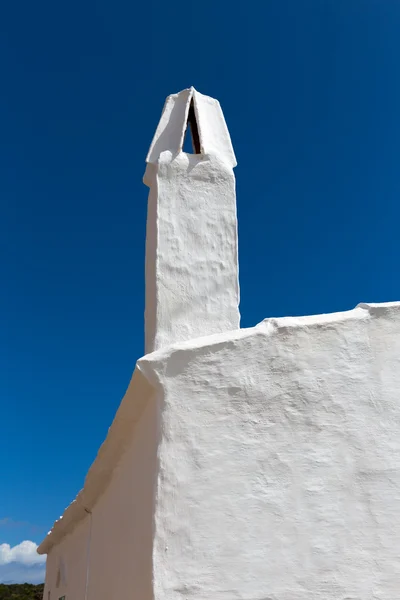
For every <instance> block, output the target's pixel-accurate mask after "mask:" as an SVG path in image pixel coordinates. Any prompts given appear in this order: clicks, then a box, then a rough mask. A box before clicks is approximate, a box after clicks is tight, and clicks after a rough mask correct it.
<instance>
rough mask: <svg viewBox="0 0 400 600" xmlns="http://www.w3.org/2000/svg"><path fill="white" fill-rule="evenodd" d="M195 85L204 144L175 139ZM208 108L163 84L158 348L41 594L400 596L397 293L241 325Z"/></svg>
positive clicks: (57, 543) (285, 598)
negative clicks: (198, 151) (166, 94)
mask: <svg viewBox="0 0 400 600" xmlns="http://www.w3.org/2000/svg"><path fill="white" fill-rule="evenodd" d="M191 98H193V99H194V100H193V101H194V102H195V107H197V108H196V110H197V112H198V115H199V118H198V126H199V130H200V137H201V143H202V144H203V146H202V147H207V148H208V149H209V153H208V154H202V155H187V154H185V153H182V152H181V144H182V134H183V131H184V127H185V119H186V116H187V109H188V102H189V101H190V100H191ZM168 102H169V104H168ZM202 103H203V104H202ZM208 105H209V106H208ZM218 111H220V109H219V105H218V103H217V104H216V103H215V101H213V100H212V99H211V100H209V99H207V98H206V97H202V96H201V95H199V94H198V93H197V92H195V91H194V90H193V89H191V90H188V91H185V92H182V93H181V94H179V95H176V96H175V97H173V100H169V101H167V107H166V109H165V111H164V113H163V116H162V119H161V122H160V126H159V128H158V130H157V132H156V136H155V139H154V141H153V144H152V146H151V149H150V153H149V157H148V161H149V164H148V169H147V175H146V182H147V184H148V185H149V186H150V197H149V217H148V239H147V265H146V279H147V281H146V295H147V297H146V311H147V313H146V345H147V348H148V349H150V348H153V347H154V348H159V350H158V351H156V352H153V353H152V354H147V355H146V356H145V357H143V358H142V359H141V360H140V361H138V364H137V368H136V370H135V372H134V374H133V377H132V380H131V383H130V385H129V388H128V390H127V393H126V395H125V397H124V399H123V401H122V403H121V406H120V408H119V410H118V412H117V415H116V418H115V420H114V422H113V424H112V426H111V428H110V430H109V433H108V436H107V438H106V440H105V442H104V444H103V446H102V447H101V448H100V450H99V453H98V456H97V458H96V460H95V462H94V463H93V465H92V467H91V469H90V470H89V473H88V475H87V477H86V480H85V485H84V488H83V490H82V491H81V492H80V493H79V494H78V496H77V499H76V500H75V501H74V502H73V503H72V504H71V505H70V506H69V507H68V508H67V510H66V511H65V513H64V515H63V517H62V518H61V519H59V520H58V521H57V522H56V523H55V525H54V527H53V529H52V531H51V532H50V533H49V535H48V536H47V538H46V539H45V540H44V541H43V542H42V544H41V546H40V547H39V552H40V553H48V563H47V574H46V593H47V591H48V590H50V591H51V598H52V600H53V598H58V597H60V596H62V595H66V598H67V600H73V599H75V598H76V599H84V600H114V599H115V600H119V599H120V598H127V599H132V600H153V598H154V600H172V599H173V600H179V599H180V598H182V599H183V598H184V599H185V600H186V599H191V600H237V599H240V600H311V599H312V600H367V599H368V600H369V599H372V598H374V599H375V600H397V598H398V595H399V594H398V590H399V589H400V561H399V560H398V558H399V547H400V546H399V544H400V519H399V516H398V515H399V512H400V436H399V433H400V401H399V394H398V390H399V388H400V304H387V305H362V306H360V307H357V308H356V309H354V310H353V311H349V312H348V313H337V314H333V315H318V316H312V317H302V318H284V319H268V320H266V321H264V322H263V323H261V324H260V325H258V326H257V327H255V328H252V329H247V330H239V329H238V327H239V313H238V285H237V231H236V228H237V224H236V207H235V181H234V176H233V172H232V167H233V166H234V164H235V163H234V160H233V159H232V155H233V151H232V154H230V151H229V144H230V141H229V144H227V139H226V138H224V132H223V130H224V127H225V128H226V125H225V122H224V121H222V120H221V114H222V113H220V112H218ZM182 115H183V116H182ZM185 115H186V116H185ZM174 119H175V121H174ZM213 119H214V121H213ZM222 119H223V117H222ZM174 123H175V124H174ZM179 123H180V124H179ZM207 124H208V125H207ZM178 125H179V126H178ZM218 128H220V130H218ZM216 133H217V135H215V134H216ZM213 136H214V137H213ZM228 138H229V134H228ZM165 144H169V147H164V145H165ZM213 144H214V145H213ZM207 334H213V335H208V337H201V338H200V337H199V336H201V335H207ZM172 342H178V343H176V344H175V345H172V346H171V343H172ZM87 511H89V512H90V516H89V515H88V513H87ZM90 521H91V524H92V526H91V534H90ZM60 561H63V564H64V565H65V573H66V575H65V576H64V577H63V578H61V579H62V581H61V583H60V585H59V586H58V587H57V571H58V568H59V565H60V564H61V563H60ZM45 598H47V596H45Z"/></svg>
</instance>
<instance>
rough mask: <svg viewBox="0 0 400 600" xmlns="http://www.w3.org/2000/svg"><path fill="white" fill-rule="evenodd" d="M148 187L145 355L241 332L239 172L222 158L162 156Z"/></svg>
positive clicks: (185, 155) (164, 154) (166, 154)
mask: <svg viewBox="0 0 400 600" xmlns="http://www.w3.org/2000/svg"><path fill="white" fill-rule="evenodd" d="M150 187H151V191H150V195H149V211H148V221H147V242H146V313H145V321H146V351H147V352H149V351H151V350H153V349H157V348H162V347H163V346H166V345H169V344H170V343H172V342H175V341H180V340H189V339H191V338H195V337H198V336H200V335H207V334H209V333H213V332H218V331H220V332H222V331H229V330H231V329H237V328H238V327H239V320H240V316H239V309H238V304H239V285H238V266H237V254H238V250H237V219H236V199H235V178H234V175H233V171H232V170H231V169H230V168H229V167H227V166H226V164H225V163H223V162H221V161H220V160H219V158H218V157H216V156H211V155H208V156H203V155H189V154H184V153H180V154H178V155H177V156H175V157H174V156H173V155H172V154H171V152H163V153H162V154H161V156H160V158H159V162H158V165H157V171H155V172H154V175H153V178H152V180H151V182H150Z"/></svg>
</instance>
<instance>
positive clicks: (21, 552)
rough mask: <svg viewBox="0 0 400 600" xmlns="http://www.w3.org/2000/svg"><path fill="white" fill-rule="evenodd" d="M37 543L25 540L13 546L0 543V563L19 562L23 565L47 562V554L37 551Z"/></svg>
mask: <svg viewBox="0 0 400 600" xmlns="http://www.w3.org/2000/svg"><path fill="white" fill-rule="evenodd" d="M36 550H37V544H35V542H31V541H29V540H25V541H24V542H21V543H20V544H17V546H13V547H12V548H11V546H10V544H0V565H8V564H9V563H13V562H17V563H21V564H22V565H38V564H43V563H45V562H46V557H45V556H40V555H39V554H38V553H37V552H36Z"/></svg>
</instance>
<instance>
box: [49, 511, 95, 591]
mask: <svg viewBox="0 0 400 600" xmlns="http://www.w3.org/2000/svg"><path fill="white" fill-rule="evenodd" d="M89 527H90V516H89V515H86V517H85V518H83V519H82V520H81V521H80V522H79V523H78V524H77V525H76V527H75V528H74V530H73V532H72V533H70V534H69V535H66V536H65V537H64V538H63V539H62V540H61V541H60V543H59V544H57V545H56V546H54V547H52V548H51V550H50V551H49V553H48V555H47V563H46V581H45V589H44V595H43V598H44V600H47V598H48V593H49V592H50V598H51V600H58V598H61V597H62V596H67V598H68V599H69V598H71V599H74V598H77V599H78V598H79V599H82V600H84V598H85V588H86V570H87V541H88V536H89Z"/></svg>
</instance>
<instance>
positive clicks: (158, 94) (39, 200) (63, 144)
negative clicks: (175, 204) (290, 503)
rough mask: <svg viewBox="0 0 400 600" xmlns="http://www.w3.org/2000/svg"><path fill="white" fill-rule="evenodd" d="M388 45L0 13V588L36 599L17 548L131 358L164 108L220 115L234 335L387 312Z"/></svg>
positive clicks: (136, 342) (388, 26) (103, 424)
mask: <svg viewBox="0 0 400 600" xmlns="http://www.w3.org/2000/svg"><path fill="white" fill-rule="evenodd" d="M399 29H400V3H399V2H398V1H397V0H385V1H382V0H374V1H372V0H343V1H342V0H302V1H300V2H299V0H263V1H262V0H258V2H254V1H253V2H251V1H248V2H241V3H234V2H227V1H226V0H202V2H201V3H194V2H192V3H188V2H183V1H182V0H174V2H173V3H166V2H160V1H159V0H153V1H152V2H150V3H140V5H137V3H135V2H131V1H130V2H128V1H125V0H114V2H106V1H104V0H97V1H96V2H94V1H91V0H86V1H84V2H82V1H80V2H78V1H77V0H71V1H70V2H68V3H59V2H53V1H52V2H50V1H49V0H43V1H42V2H39V3H36V2H31V1H29V2H28V1H27V0H20V1H17V2H8V3H4V5H3V6H2V8H1V18H0V57H1V58H0V61H1V62H0V64H1V80H2V93H1V95H0V124H1V135H0V159H1V160H0V198H1V201H0V207H1V218H0V230H1V231H0V240H1V246H2V252H1V254H2V257H3V258H2V260H1V261H0V276H1V281H2V284H3V293H2V294H1V295H0V319H1V331H2V332H3V335H1V336H0V358H1V360H0V369H1V371H0V397H1V421H0V423H1V425H0V426H1V435H0V460H1V488H0V489H1V494H0V581H11V580H13V581H19V580H24V579H28V580H32V581H33V580H40V579H41V578H42V576H43V564H42V563H37V559H36V558H35V556H34V549H35V546H34V544H36V543H38V542H39V541H40V540H41V539H42V537H43V536H44V535H45V533H46V532H47V530H48V529H49V528H50V526H51V524H52V522H53V521H54V519H55V518H58V516H59V515H60V514H61V513H62V512H63V510H64V508H65V507H66V506H67V504H69V502H70V501H71V500H72V499H73V497H74V495H75V494H76V492H77V491H78V490H79V489H80V487H81V486H82V483H83V479H84V476H85V473H86V471H87V469H88V467H89V465H90V464H91V462H92V460H93V459H94V457H95V455H96V452H97V449H98V447H99V445H100V444H101V442H102V441H103V439H104V437H105V435H106V433H107V429H108V427H109V425H110V424H111V421H112V418H113V416H114V414H115V411H116V409H117V407H118V404H119V402H120V399H121V398H122V396H123V394H124V391H125V389H126V387H127V384H128V382H129V379H130V376H131V373H132V370H133V368H134V364H135V361H136V360H137V359H138V358H139V357H140V356H141V354H142V352H143V311H144V242H145V219H146V202H147V189H146V188H145V187H144V185H143V184H142V176H143V172H144V168H145V164H144V159H145V156H146V152H147V149H148V146H149V143H150V141H151V138H152V135H153V133H154V129H155V127H156V125H157V122H158V119H159V116H160V112H161V109H162V106H163V102H164V99H165V97H166V96H167V95H168V94H169V93H174V92H177V91H179V90H181V89H183V88H185V87H189V86H190V85H194V86H195V87H196V88H197V89H198V90H199V91H201V92H202V93H205V94H209V95H212V96H214V97H217V98H218V99H219V100H220V101H221V104H222V107H223V110H224V113H225V117H226V120H227V123H228V127H229V129H230V133H231V137H232V141H233V144H234V148H235V152H236V155H237V159H238V167H237V168H236V171H235V172H236V177H237V194H238V215H239V235H240V239H239V252H240V284H241V313H242V326H244V327H246V326H251V325H254V324H256V323H257V322H259V321H260V320H262V319H263V318H266V317H269V316H281V315H301V314H311V313H320V312H331V311H336V310H346V309H351V308H353V307H354V306H355V305H356V304H357V303H358V302H369V301H371V302H382V301H391V300H399V299H400V280H399V277H398V274H399V267H398V265H399V251H400V237H399V234H398V222H399V217H400V203H399V196H400V175H399V147H400V70H399V68H398V64H399V58H400V36H399ZM23 541H32V542H33V543H34V544H33V545H32V546H26V545H25V546H20V544H21V542H23ZM2 544H8V545H9V547H8V546H5V545H2ZM35 561H36V562H35Z"/></svg>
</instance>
